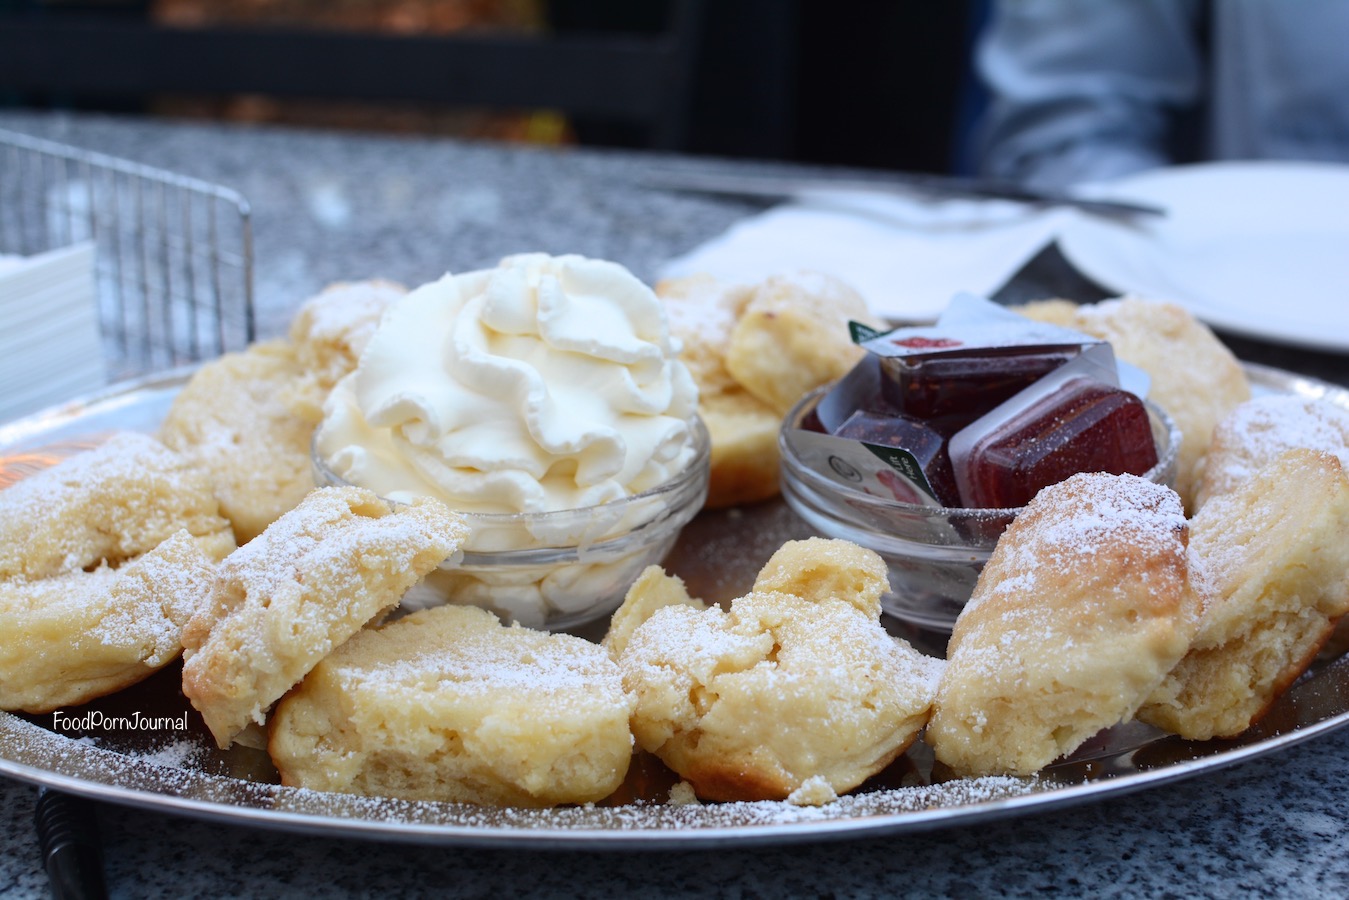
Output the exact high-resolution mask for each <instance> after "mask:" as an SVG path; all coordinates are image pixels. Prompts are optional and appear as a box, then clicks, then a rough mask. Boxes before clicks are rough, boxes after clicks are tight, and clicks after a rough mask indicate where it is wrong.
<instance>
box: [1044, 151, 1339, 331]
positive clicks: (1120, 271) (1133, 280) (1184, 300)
mask: <svg viewBox="0 0 1349 900" xmlns="http://www.w3.org/2000/svg"><path fill="white" fill-rule="evenodd" d="M1092 193H1093V194H1097V195H1099V196H1102V197H1109V198H1113V199H1121V200H1137V201H1141V202H1146V203H1155V204H1158V205H1160V206H1164V207H1166V209H1167V211H1168V214H1167V215H1166V216H1165V217H1161V218H1152V217H1139V218H1138V219H1135V220H1131V221H1124V220H1111V219H1102V218H1096V217H1088V216H1076V217H1074V219H1073V221H1072V222H1071V223H1069V224H1068V225H1066V226H1065V228H1064V230H1063V231H1062V233H1061V234H1060V236H1059V244H1060V246H1061V247H1062V249H1063V253H1064V255H1065V256H1066V257H1067V258H1068V260H1069V261H1070V262H1071V263H1072V264H1073V265H1074V266H1076V267H1077V268H1078V269H1079V270H1081V271H1082V272H1083V273H1085V274H1086V275H1088V276H1090V277H1091V278H1092V279H1094V280H1096V281H1097V282H1099V283H1100V284H1101V285H1102V286H1103V287H1106V288H1109V289H1111V290H1114V291H1118V292H1119V293H1122V294H1123V293H1135V294H1143V295H1146V296H1151V297H1154V298H1157V299H1167V300H1174V301H1175V302H1177V303H1181V304H1183V305H1184V306H1186V307H1188V308H1189V309H1190V310H1191V311H1192V312H1193V313H1194V314H1195V315H1196V316H1198V317H1199V318H1201V319H1203V320H1204V321H1206V322H1208V323H1209V324H1210V325H1213V326H1216V327H1218V328H1224V329H1227V330H1229V331H1232V332H1235V333H1240V334H1245V335H1248V336H1251V337H1256V338H1263V339H1265V340H1272V341H1279V342H1283V343H1290V344H1296V345H1300V346H1306V347H1315V348H1319V349H1324V350H1334V351H1340V352H1349V166H1344V165H1335V164H1331V163H1286V162H1245V163H1204V164H1199V165H1193V166H1178V167H1175V168H1169V169H1159V170H1156V171H1152V172H1145V173H1143V174H1140V175H1136V176H1133V177H1130V178H1127V179H1123V180H1120V181H1116V182H1112V183H1110V184H1108V185H1100V186H1097V187H1096V188H1095V189H1093V191H1092Z"/></svg>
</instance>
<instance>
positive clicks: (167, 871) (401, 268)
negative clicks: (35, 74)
mask: <svg viewBox="0 0 1349 900" xmlns="http://www.w3.org/2000/svg"><path fill="white" fill-rule="evenodd" d="M0 128H6V129H11V130H16V131H21V132H25V133H28V134H33V135H37V136H41V137H47V138H50V139H54V140H57V141H62V142H64V143H69V144H73V145H76V146H80V147H86V148H90V149H96V150H100V151H103V152H105V153H110V154H113V155H116V156H121V157H125V158H129V159H133V160H137V161H140V162H144V163H148V164H151V165H155V166H160V167H163V168H166V169H170V170H173V171H176V172H181V173H184V174H188V175H193V176H197V177H200V178H204V179H206V180H210V181H215V182H218V183H221V184H225V185H228V186H230V187H233V188H235V189H236V190H238V191H240V192H241V193H243V194H244V196H246V197H248V198H249V200H250V202H251V203H252V206H253V214H254V228H255V238H256V247H257V267H256V276H255V282H256V305H257V312H258V330H259V334H260V336H262V337H268V336H273V335H277V334H280V333H282V332H283V331H284V329H285V325H286V323H287V321H288V320H289V317H290V314H291V313H292V312H293V310H294V309H295V307H296V306H298V304H299V303H300V302H302V301H303V300H304V299H305V298H307V297H308V296H310V295H311V294H313V293H315V292H316V291H317V290H319V289H320V288H321V287H323V286H324V285H325V284H327V283H329V282H331V281H336V280H343V279H356V278H366V277H374V276H380V277H385V278H390V279H393V280H396V281H401V282H403V283H406V284H409V285H415V284H420V283H422V282H425V281H428V280H431V279H433V278H436V277H438V276H439V275H441V274H442V273H443V272H444V271H446V270H450V271H462V270H466V269H471V268H480V267H483V266H488V265H493V264H495V262H496V261H497V259H499V258H500V257H501V256H504V255H506V254H509V253H514V252H520V251H522V250H542V251H547V252H551V253H564V252H571V253H581V254H584V255H587V256H594V257H601V258H607V259H612V260H615V261H617V262H620V263H623V264H624V265H626V266H627V267H628V268H629V269H631V270H632V271H633V272H634V273H636V274H637V275H638V276H639V277H641V278H643V279H646V280H651V279H653V278H654V277H655V275H656V273H657V270H658V268H659V266H660V264H661V263H662V262H663V261H664V260H666V259H668V258H670V257H672V256H674V255H676V254H679V253H682V252H684V251H686V250H688V249H690V248H692V247H694V246H695V245H697V244H699V243H700V242H702V241H705V240H707V239H708V238H710V237H712V236H714V235H716V234H718V233H719V232H721V231H722V230H724V229H725V228H726V227H728V226H729V225H731V224H732V223H733V222H735V221H736V220H737V219H739V218H741V217H743V216H745V215H746V214H747V213H750V212H752V211H754V210H755V209H757V208H758V207H757V206H755V205H753V204H750V203H747V202H740V201H732V200H725V199H720V200H713V199H709V198H699V197H692V196H673V195H667V194H661V193H658V192H654V191H650V190H642V189H638V188H635V187H631V186H627V187H625V186H624V184H623V181H624V179H623V176H624V174H625V173H629V172H633V171H636V169H637V168H639V167H640V166H641V165H643V164H644V163H646V162H649V161H650V158H649V156H648V155H647V154H643V153H636V152H605V151H594V150H563V151H554V150H543V149H531V148H521V147H513V146H503V145H495V144H475V143H463V142H457V141H453V140H449V139H434V138H411V137H389V136H374V135H357V134H336V133H319V132H306V131H299V130H286V129H276V128H244V127H228V126H219V125H207V124H191V123H180V122H166V121H162V120H145V119H138V118H105V117H96V116H88V115H73V116H72V115H62V114H45V113H29V112H21V111H0ZM663 161H664V162H673V163H676V164H686V165H694V166H711V167H717V168H722V169H726V168H735V167H746V168H751V169H762V168H770V167H775V165H770V164H757V163H730V162H727V161H720V160H688V159H678V160H663ZM1232 344H1233V346H1234V348H1235V349H1236V351H1237V353H1238V355H1240V356H1242V357H1243V358H1246V359H1251V360H1255V361H1259V362H1265V363H1269V364H1273V365H1278V366H1282V367H1284V368H1288V369H1292V370H1295V371H1301V372H1304V373H1307V374H1313V375H1318V376H1320V377H1323V378H1329V379H1332V380H1334V381H1337V382H1339V383H1342V384H1349V359H1346V358H1343V357H1338V356H1335V355H1333V354H1316V353H1310V352H1306V351H1301V350H1294V349H1291V348H1283V347H1277V346H1273V345H1265V344H1262V343H1260V342H1258V341H1251V340H1248V339H1233V340H1232ZM1346 797H1349V730H1341V731H1338V732H1335V733H1333V734H1330V735H1327V736H1323V737H1320V738H1317V739H1315V740H1312V741H1308V742H1306V743H1302V744H1299V745H1296V746H1293V747H1291V748H1288V749H1286V750H1283V751H1281V752H1279V753H1277V754H1272V755H1269V756H1264V757H1260V758H1258V759H1255V760H1252V761H1248V762H1245V763H1242V764H1239V765H1236V766H1233V767H1230V768H1227V769H1223V770H1221V771H1218V772H1214V773H1210V774H1206V775H1203V776H1201V777H1197V778H1192V779H1189V780H1185V781H1181V782H1178V783H1174V784H1168V785H1166V786H1165V787H1160V788H1154V789H1150V790H1144V791H1141V792H1138V793H1134V794H1129V795H1123V796H1112V797H1110V798H1107V799H1103V800H1099V801H1097V802H1093V803H1089V804H1086V805H1082V806H1077V807H1072V808H1067V809H1062V810H1054V811H1046V812H1042V813H1038V814H1032V815H1026V816H1021V817H1018V818H1014V819H1006V820H998V821H992V822H981V823H978V824H975V825H967V826H961V827H950V828H946V829H942V830H938V831H932V832H923V833H919V834H905V835H898V836H892V837H886V838H867V839H852V840H844V841H826V842H821V843H816V844H792V845H789V846H776V847H775V846H767V847H740V846H735V845H728V846H726V847H723V848H714V849H708V850H697V851H692V850H680V851H670V850H661V851H622V852H579V851H576V850H568V851H556V850H554V851H538V850H519V849H511V850H504V849H482V848H460V847H430V846H417V845H401V844H394V843H377V842H362V841H356V840H351V839H337V838H332V837H317V836H308V835H299V834H285V833H277V832H270V831H266V832H262V831H255V830H250V829H247V828H245V827H242V826H238V825H231V824H221V823H219V822H210V821H198V820H194V819H189V818H184V817H179V816H176V815H170V814H166V813H164V812H161V811H157V810H143V809H134V808H129V807H122V806H116V805H110V804H98V805H97V806H96V810H97V823H98V828H99V832H100V835H101V838H102V843H103V854H104V863H105V868H106V880H107V884H108V888H109V891H110V893H111V894H112V895H113V896H123V897H146V898H151V897H169V896H180V895H185V894H199V895H204V896H256V895H268V896H302V897H310V896H313V897H328V896H332V897H345V896H370V895H375V894H389V895H394V896H418V895H435V896H470V897H477V896H483V897H486V896H493V897H495V896H539V897H559V898H560V897H572V896H576V897H582V896H605V895H611V896H626V895H635V894H637V893H638V892H640V893H641V894H642V895H643V896H650V897H700V896H722V897H746V898H748V897H761V896H763V897H766V896H820V897H872V896H876V897H879V896H896V895H909V894H912V895H915V896H928V895H933V896H1024V895H1030V894H1043V893H1059V894H1068V895H1091V896H1196V895H1198V896H1224V897H1226V896H1244V895H1257V894H1259V895H1272V896H1307V897H1316V896H1327V897H1332V896H1333V897H1341V896H1345V895H1346V894H1349V855H1346V854H1345V852H1344V849H1345V847H1346V846H1349V812H1347V811H1346V809H1347V807H1346V804H1345V798H1346ZM34 802H35V789H34V788H33V786H31V785H29V784H26V783H22V782H18V781H14V780H10V779H6V778H0V896H3V897H15V898H24V897H39V896H44V895H47V894H48V892H49V887H48V881H47V877H46V874H45V873H44V872H43V870H42V868H41V862H40V859H39V852H38V846H37V839H36V837H35V834H34V829H33V810H34Z"/></svg>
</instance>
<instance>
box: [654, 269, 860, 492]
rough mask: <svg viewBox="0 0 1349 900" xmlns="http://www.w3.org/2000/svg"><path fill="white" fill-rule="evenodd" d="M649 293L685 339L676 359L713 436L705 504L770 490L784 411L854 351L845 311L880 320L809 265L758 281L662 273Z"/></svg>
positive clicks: (843, 368)
mask: <svg viewBox="0 0 1349 900" xmlns="http://www.w3.org/2000/svg"><path fill="white" fill-rule="evenodd" d="M656 294H657V295H658V296H660V298H661V300H662V301H663V302H664V304H665V309H666V313H667V315H668V317H669V321H670V333H671V334H673V335H674V336H675V337H677V338H679V340H680V341H681V342H682V344H683V349H682V350H681V351H680V359H682V360H683V361H684V362H685V363H686V364H687V365H688V367H689V371H690V373H692V375H693V379H694V381H695V382H696V383H697V385H698V413H699V415H701V416H702V418H703V422H704V423H705V424H706V425H707V430H708V433H709V434H710V435H711V438H712V463H711V465H712V472H711V477H710V480H709V484H708V492H707V502H706V504H705V505H706V506H707V507H708V508H709V509H718V508H723V507H727V506H736V505H739V504H743V503H753V502H756V501H759V500H765V499H767V498H769V497H774V496H776V495H777V493H778V446H777V437H778V429H779V428H780V427H781V425H782V416H783V414H784V413H786V412H787V410H788V409H789V408H790V407H791V406H792V405H793V404H795V403H796V401H797V400H799V399H801V397H802V396H803V395H804V394H805V393H807V392H808V391H810V390H812V389H814V388H816V387H819V386H820V385H822V384H824V383H826V382H828V381H832V380H834V379H835V378H838V377H840V376H841V375H843V374H844V373H845V372H847V371H848V370H849V369H850V368H852V366H853V365H854V364H855V363H856V361H857V360H858V358H860V356H861V354H862V353H863V352H864V351H863V350H861V349H860V348H859V347H857V346H856V345H854V344H853V343H852V341H851V338H850V336H849V332H848V327H847V324H848V320H849V319H856V320H859V321H862V322H866V323H867V324H870V325H873V326H876V327H880V322H878V321H877V320H875V319H873V318H872V317H871V316H870V314H869V313H868V312H867V309H866V304H865V303H864V302H863V301H862V299H861V297H859V296H858V295H857V294H856V293H855V292H854V291H852V289H850V288H848V287H847V286H846V285H844V284H843V283H842V282H839V281H837V280H835V279H832V278H829V277H828V276H824V275H815V274H812V273H800V274H797V275H793V276H780V277H776V278H770V279H768V280H766V281H764V282H763V283H761V284H758V285H743V284H729V283H726V282H722V281H720V280H718V279H716V278H713V277H712V276H710V275H694V276H690V277H687V278H677V279H669V280H666V281H662V282H660V283H659V284H657V285H656ZM733 373H734V374H733ZM742 379H744V380H742Z"/></svg>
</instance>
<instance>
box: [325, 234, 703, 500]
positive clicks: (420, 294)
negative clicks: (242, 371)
mask: <svg viewBox="0 0 1349 900" xmlns="http://www.w3.org/2000/svg"><path fill="white" fill-rule="evenodd" d="M678 350H679V346H678V342H677V341H676V340H674V339H672V338H671V337H670V333H669V328H668V325H667V323H666V318H665V311H664V308H663V306H662V304H661V303H660V301H659V299H658V298H657V297H656V295H655V294H654V293H653V292H652V291H651V289H650V288H648V287H647V286H646V285H644V284H642V283H641V282H640V281H638V280H637V279H636V278H635V277H634V276H633V275H632V274H631V273H629V272H628V271H627V270H626V269H625V268H623V267H622V266H620V265H617V264H616V263H611V262H604V261H601V260H593V259H586V258H584V257H580V256H559V257H553V256H549V255H546V254H523V255H518V256H511V257H507V258H506V259H505V260H503V261H502V262H501V264H500V265H499V266H498V267H497V268H495V269H489V270H483V271H477V272H469V273H465V274H462V275H446V276H445V277H443V278H441V279H440V280H439V281H435V282H432V283H430V284H427V285H423V286H422V287H420V288H418V289H416V290H415V291H413V292H411V293H410V294H408V295H407V296H405V297H403V298H401V299H399V300H398V301H396V302H395V303H394V304H393V305H392V306H391V307H390V308H389V309H388V311H387V312H386V313H385V315H384V319H383V321H382V322H381V323H380V326H379V329H378V330H377V331H376V332H375V334H374V336H373V337H372V338H371V339H370V342H369V344H368V345H367V346H366V349H365V352H364V353H363V354H362V356H361V360H360V364H359V365H358V366H357V368H356V371H355V372H353V373H352V374H351V375H349V376H347V377H346V378H345V379H343V380H342V381H341V382H339V383H338V385H337V387H336V388H335V389H334V390H333V392H332V394H331V395H330V396H329V399H328V402H327V404H326V405H325V407H324V420H323V424H322V426H321V427H320V429H319V431H318V435H317V437H316V447H317V450H318V452H319V454H320V456H322V457H323V459H324V460H325V461H326V463H327V464H328V466H329V467H330V468H331V469H332V470H333V472H334V473H335V474H337V475H338V476H340V477H341V478H343V479H345V480H346V481H349V482H352V483H355V484H359V485H362V486H364V487H368V488H370V489H372V490H374V491H376V492H377V493H379V494H380V495H381V496H384V497H387V498H389V499H392V500H405V499H410V498H411V497H413V496H428V495H429V496H433V497H437V498H439V499H441V500H443V501H445V502H446V503H448V504H449V505H450V506H451V507H452V508H454V509H458V510H462V511H465V512H473V513H522V512H526V513H537V512H552V511H556V510H563V509H577V508H581V507H588V506H594V505H597V504H601V503H606V502H609V501H612V500H617V499H620V498H623V497H627V496H630V495H632V494H637V493H640V492H642V491H645V490H648V489H650V488H652V487H655V486H656V485H659V484H661V483H662V482H664V481H667V480H668V479H670V478H671V477H673V476H674V475H676V474H677V473H679V472H680V471H682V470H683V469H684V468H686V467H687V466H688V465H689V464H690V463H691V462H692V460H693V457H694V454H695V448H694V439H693V434H692V431H691V428H690V420H691V419H692V417H693V415H694V413H695V410H696V405H697V388H696V387H695V386H694V382H693V379H692V378H691V377H690V375H689V372H688V370H687V369H686V368H685V366H684V364H683V363H682V362H680V361H679V359H678V358H677V353H678Z"/></svg>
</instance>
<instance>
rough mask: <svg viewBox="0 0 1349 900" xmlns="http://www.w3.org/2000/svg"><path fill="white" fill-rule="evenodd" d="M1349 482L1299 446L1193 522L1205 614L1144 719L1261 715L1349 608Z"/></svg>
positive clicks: (1209, 727) (1197, 727)
mask: <svg viewBox="0 0 1349 900" xmlns="http://www.w3.org/2000/svg"><path fill="white" fill-rule="evenodd" d="M1347 535H1349V479H1346V477H1345V473H1344V470H1343V468H1342V467H1341V465H1340V463H1339V461H1338V460H1337V459H1336V458H1335V457H1333V456H1331V455H1330V454H1328V453H1322V452H1318V451H1313V450H1300V449H1299V450H1290V451H1288V452H1286V453H1284V454H1283V455H1282V456H1280V457H1278V458H1277V459H1276V460H1275V461H1274V462H1273V463H1272V464H1271V465H1269V466H1266V467H1265V468H1263V469H1262V470H1260V472H1259V473H1258V474H1257V475H1255V476H1254V477H1252V478H1249V479H1247V480H1246V481H1244V482H1242V484H1241V485H1240V486H1239V487H1237V488H1236V489H1234V490H1232V491H1231V492H1229V493H1225V494H1222V495H1221V496H1217V497H1214V498H1212V499H1211V500H1209V501H1208V502H1207V503H1206V504H1204V507H1203V509H1201V510H1200V511H1199V513H1198V515H1196V516H1195V517H1194V519H1193V520H1192V521H1191V522H1190V547H1191V549H1192V550H1193V552H1194V556H1195V564H1196V567H1197V577H1198V579H1199V581H1200V590H1201V591H1202V592H1203V593H1204V594H1205V595H1206V607H1205V611H1204V618H1203V622H1202V623H1201V625H1200V628H1199V633H1198V635H1196V637H1195V639H1194V642H1193V644H1192V646H1191V648H1190V652H1189V653H1187V654H1186V655H1185V658H1184V659H1182V660H1181V661H1180V663H1179V664H1178V665H1177V666H1176V667H1175V668H1174V669H1172V671H1171V672H1170V674H1168V675H1167V677H1166V680H1165V681H1164V682H1163V683H1162V685H1161V686H1160V687H1158V688H1157V690H1155V691H1154V692H1153V693H1152V696H1151V698H1150V699H1149V700H1148V702H1147V703H1146V704H1145V705H1144V706H1143V708H1142V709H1140V710H1139V711H1138V717H1139V718H1140V719H1142V720H1143V721H1145V722H1150V723H1152V724H1153V725H1156V726H1158V727H1159V728H1165V729H1166V730H1168V731H1173V732H1175V733H1176V734H1179V735H1181V736H1182V737H1186V738H1194V739H1207V738H1211V737H1231V736H1233V735H1236V734H1239V733H1241V732H1242V731H1245V730H1246V728H1248V727H1249V726H1250V725H1251V724H1252V723H1253V722H1255V721H1258V720H1259V718H1260V717H1261V716H1262V715H1263V714H1264V712H1265V711H1266V710H1267V709H1268V708H1269V706H1270V704H1272V703H1273V702H1274V700H1275V699H1276V698H1277V697H1278V696H1279V695H1280V694H1281V693H1283V691H1284V690H1285V689H1287V688H1288V687H1289V686H1290V685H1291V684H1292V683H1293V681H1294V680H1296V678H1297V676H1298V675H1300V674H1301V673H1302V671H1303V670H1304V669H1306V668H1307V666H1308V665H1310V664H1311V661H1312V659H1313V657H1315V656H1316V653H1317V651H1318V650H1319V649H1320V647H1321V645H1322V644H1323V643H1324V642H1325V641H1326V639H1327V638H1329V637H1330V634H1331V632H1332V631H1333V630H1334V628H1335V623H1336V622H1337V621H1338V620H1339V618H1340V617H1341V616H1343V615H1345V614H1346V613H1349V542H1347V541H1346V540H1345V538H1346V536H1347Z"/></svg>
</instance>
